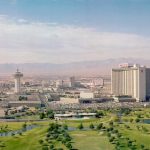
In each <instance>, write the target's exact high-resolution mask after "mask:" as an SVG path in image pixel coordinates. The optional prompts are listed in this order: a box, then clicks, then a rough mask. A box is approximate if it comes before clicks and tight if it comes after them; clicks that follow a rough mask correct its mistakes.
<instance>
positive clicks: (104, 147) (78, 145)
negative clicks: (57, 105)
mask: <svg viewBox="0 0 150 150" xmlns="http://www.w3.org/2000/svg"><path fill="white" fill-rule="evenodd" d="M139 114H140V115H141V116H142V118H148V116H150V110H149V109H142V110H134V111H132V112H131V113H130V114H129V115H125V116H122V118H123V119H128V121H125V122H124V123H123V124H118V123H117V122H114V126H113V128H114V129H117V130H118V131H119V133H121V134H122V137H121V138H120V139H118V142H119V143H120V144H121V145H123V146H124V147H122V148H121V150H128V149H129V148H128V145H127V139H128V138H129V139H130V140H132V141H134V143H135V144H136V147H137V149H138V150H141V145H144V147H145V148H147V149H150V142H149V139H150V124H143V123H136V122H135V118H137V116H138V115H139ZM115 116H116V114H115V113H113V112H112V113H107V115H106V116H104V117H102V118H99V119H89V120H60V121H57V122H58V123H59V124H67V125H68V126H69V127H74V129H75V130H74V131H68V132H69V134H70V136H71V137H72V138H73V140H72V142H73V143H72V144H73V148H75V149H78V150H114V149H115V144H111V143H110V142H109V138H108V132H106V131H107V128H108V127H110V124H109V122H110V120H114V118H115ZM129 118H134V121H133V122H130V121H129ZM142 118H141V119H142ZM51 122H56V121H54V120H53V121H52V120H49V121H47V120H45V121H42V122H29V123H27V124H28V125H29V124H32V123H36V124H37V125H39V126H38V127H37V128H35V129H32V130H31V131H27V132H25V133H23V135H15V136H10V137H0V150H42V146H41V145H40V144H39V140H41V139H45V138H46V132H47V128H48V126H49V123H51ZM81 122H82V124H83V126H84V127H86V128H87V127H89V125H90V124H91V123H92V124H93V125H94V126H97V125H98V124H99V123H103V125H104V126H105V127H106V130H105V132H104V131H96V130H87V131H84V130H83V131H82V130H78V129H77V127H78V126H79V124H80V123H81ZM23 124H24V122H3V123H2V122H1V123H0V126H6V125H8V128H9V129H10V130H17V129H20V128H22V125H23ZM127 127H129V128H127ZM144 129H146V131H144ZM111 134H112V136H114V134H113V133H111ZM2 146H3V147H2ZM55 147H56V148H60V147H62V148H63V150H67V149H66V148H65V146H64V145H62V144H61V143H60V142H56V143H55Z"/></svg>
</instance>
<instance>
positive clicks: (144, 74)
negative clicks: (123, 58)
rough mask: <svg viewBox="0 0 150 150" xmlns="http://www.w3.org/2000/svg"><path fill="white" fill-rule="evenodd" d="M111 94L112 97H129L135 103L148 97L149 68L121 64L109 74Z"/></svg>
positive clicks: (149, 88)
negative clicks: (134, 100)
mask: <svg viewBox="0 0 150 150" xmlns="http://www.w3.org/2000/svg"><path fill="white" fill-rule="evenodd" d="M111 93H112V94H113V95H114V97H119V96H130V97H132V98H135V99H136V101H137V102H140V101H145V100H146V98H147V97H150V68H146V67H145V66H140V65H132V64H121V65H120V66H119V68H116V69H112V72H111Z"/></svg>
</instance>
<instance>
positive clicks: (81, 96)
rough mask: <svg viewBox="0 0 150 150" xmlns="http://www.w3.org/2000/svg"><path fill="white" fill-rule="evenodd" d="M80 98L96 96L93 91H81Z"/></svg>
mask: <svg viewBox="0 0 150 150" xmlns="http://www.w3.org/2000/svg"><path fill="white" fill-rule="evenodd" d="M80 98H94V93H93V92H81V93H80Z"/></svg>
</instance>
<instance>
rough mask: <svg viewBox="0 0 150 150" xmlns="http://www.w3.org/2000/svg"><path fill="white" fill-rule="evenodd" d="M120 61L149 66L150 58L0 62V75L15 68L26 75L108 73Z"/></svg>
mask: <svg viewBox="0 0 150 150" xmlns="http://www.w3.org/2000/svg"><path fill="white" fill-rule="evenodd" d="M120 63H134V64H135V63H136V64H141V65H146V66H147V67H149V66H150V60H145V59H135V58H118V59H106V60H96V61H83V62H72V63H65V64H52V63H20V64H15V63H9V64H8V63H5V64H0V75H9V74H13V73H14V72H15V71H16V69H17V68H19V70H20V71H21V72H23V73H24V74H28V75H74V76H76V75H83V76H92V75H110V73H111V68H114V67H118V65H119V64H120Z"/></svg>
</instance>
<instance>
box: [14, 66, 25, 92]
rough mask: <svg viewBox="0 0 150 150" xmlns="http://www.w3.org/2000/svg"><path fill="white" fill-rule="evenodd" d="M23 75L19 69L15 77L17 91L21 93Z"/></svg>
mask: <svg viewBox="0 0 150 150" xmlns="http://www.w3.org/2000/svg"><path fill="white" fill-rule="evenodd" d="M22 77H23V74H22V73H21V72H19V70H18V69H17V72H16V73H15V74H14V78H15V93H17V94H19V93H20V92H21V78H22Z"/></svg>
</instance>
